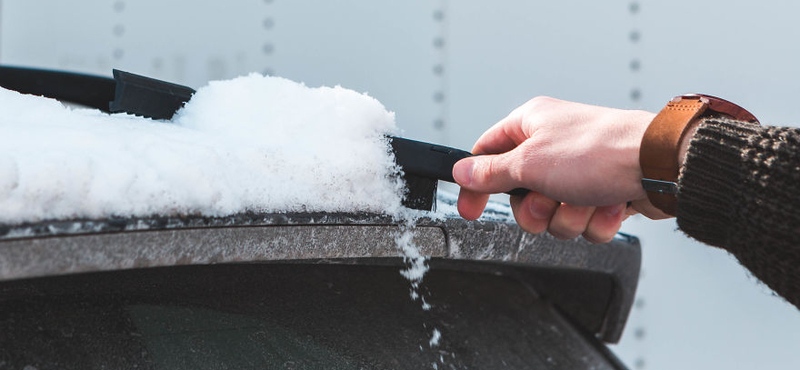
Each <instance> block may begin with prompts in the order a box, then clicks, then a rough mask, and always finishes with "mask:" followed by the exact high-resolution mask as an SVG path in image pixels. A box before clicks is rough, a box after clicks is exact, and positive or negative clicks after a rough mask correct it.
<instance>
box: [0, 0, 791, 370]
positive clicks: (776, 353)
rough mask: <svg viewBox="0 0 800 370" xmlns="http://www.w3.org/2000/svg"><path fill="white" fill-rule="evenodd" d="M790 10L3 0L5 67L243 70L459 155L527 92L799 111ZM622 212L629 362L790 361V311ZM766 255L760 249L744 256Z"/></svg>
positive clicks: (667, 233) (741, 276) (726, 264)
mask: <svg viewBox="0 0 800 370" xmlns="http://www.w3.org/2000/svg"><path fill="white" fill-rule="evenodd" d="M798 11H800V3H797V2H792V1H780V0H765V1H761V2H758V3H756V2H753V1H741V0H727V1H725V0H706V1H688V0H674V1H669V2H666V1H652V0H608V1H591V0H573V1H560V2H555V1H522V0H499V1H491V2H490V1H476V0H461V1H454V0H450V1H445V0H438V1H423V0H411V1H404V2H397V1H388V0H381V1H377V0H363V1H357V0H337V1H323V0H317V1H313V0H266V1H264V0H249V1H244V0H243V1H229V2H222V1H216V2H210V1H209V2H198V1H189V0H172V1H156V0H137V1H124V0H117V1H114V0H92V1H82V2H61V1H55V0H52V1H46V0H27V1H22V0H18V1H12V0H3V1H2V3H0V62H2V63H6V64H20V65H28V66H38V67H47V68H59V69H69V70H75V71H83V72H91V73H98V74H105V75H108V74H110V69H111V68H112V67H113V68H119V69H126V70H130V71H132V72H138V73H142V74H147V75H151V76H154V77H159V78H163V79H168V80H173V81H176V82H179V83H184V84H188V85H191V86H195V87H197V86H201V85H202V84H204V83H205V82H206V81H208V80H209V79H221V78H230V77H234V76H237V75H241V74H246V73H248V72H250V71H256V72H266V73H271V74H276V75H279V76H284V77H287V78H291V79H294V80H300V81H305V82H306V83H307V84H309V85H314V86H316V85H320V84H325V85H335V84H341V85H342V86H345V87H349V88H352V89H355V90H359V91H368V92H369V93H370V94H371V95H372V96H375V97H376V98H378V99H379V100H381V101H382V102H383V103H384V104H385V105H386V106H387V107H388V108H389V109H390V110H394V111H395V112H397V119H398V124H399V125H400V126H401V127H402V128H403V129H405V130H406V132H405V135H407V136H410V137H414V138H419V139H424V140H429V141H436V142H441V143H447V144H451V145H455V146H460V147H464V148H469V147H470V146H471V145H472V142H473V141H474V140H475V139H476V138H477V137H478V136H479V135H480V133H481V132H482V131H483V130H484V129H485V128H487V127H488V126H490V125H491V124H493V123H494V122H496V121H497V120H498V119H500V118H502V117H503V116H504V115H505V114H507V113H508V112H509V111H510V110H511V109H513V108H514V107H516V106H517V105H519V104H521V103H523V102H524V101H526V100H527V99H529V98H531V97H533V96H536V95H551V96H555V97H559V98H562V99H569V100H577V101H581V102H587V103H594V104H602V105H608V106H614V107H621V108H641V109H648V110H651V111H655V110H658V109H660V107H661V106H662V105H663V104H664V103H665V102H666V101H667V100H669V98H671V97H672V96H674V95H676V94H680V93H684V92H706V93H710V94H714V95H720V96H723V97H726V98H729V99H731V100H734V101H736V102H738V103H740V104H742V105H744V106H746V107H747V108H748V109H750V110H751V111H752V112H753V113H755V114H756V115H757V116H758V117H760V118H761V120H762V122H765V123H770V124H794V123H796V122H800V113H798V111H797V109H796V108H795V107H794V105H795V101H797V100H798V99H800V87H799V86H800V84H799V83H798V82H800V70H798V67H797V66H798V65H800V46H798V45H797V43H798V42H797V40H798V38H799V37H798V36H800V24H798V22H796V20H795V18H796V14H798ZM675 229H676V225H675V223H674V222H673V221H661V222H653V221H649V220H643V219H632V220H629V221H628V222H627V223H626V225H625V226H624V230H625V231H626V232H629V233H633V234H636V235H638V236H640V237H641V239H642V244H643V245H644V267H643V277H642V280H641V286H640V291H639V293H638V299H637V304H636V308H635V309H634V311H633V313H632V316H631V320H630V322H629V325H628V329H627V331H626V334H625V336H624V338H623V341H622V343H621V344H620V345H618V346H616V347H615V351H616V352H617V353H618V354H619V355H620V356H621V357H622V359H623V360H624V361H625V362H626V363H628V364H629V366H631V368H634V369H672V368H692V369H701V368H727V369H750V368H772V369H796V368H798V366H800V358H798V356H797V354H796V353H797V350H798V349H800V313H799V312H798V311H797V309H795V308H794V307H792V306H791V305H789V304H787V303H785V302H783V301H782V300H780V299H779V298H776V297H773V296H772V295H771V293H770V292H769V290H768V289H767V288H765V287H763V286H762V285H760V284H759V283H758V282H757V281H756V280H755V279H753V278H752V277H749V275H748V274H747V272H746V271H745V270H744V269H743V268H741V267H740V266H739V265H738V264H737V262H736V261H735V260H733V259H732V258H731V257H729V256H728V255H727V254H726V253H724V252H722V251H720V250H717V249H712V248H708V247H704V246H702V245H700V244H698V243H695V242H692V241H690V240H689V239H687V238H685V237H683V236H682V235H681V234H680V232H678V231H675ZM754 247H758V246H754Z"/></svg>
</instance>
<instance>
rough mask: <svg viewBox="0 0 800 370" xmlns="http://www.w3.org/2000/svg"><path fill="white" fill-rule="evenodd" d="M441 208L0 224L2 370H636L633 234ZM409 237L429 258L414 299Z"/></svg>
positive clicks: (636, 251) (443, 200)
mask: <svg viewBox="0 0 800 370" xmlns="http://www.w3.org/2000/svg"><path fill="white" fill-rule="evenodd" d="M437 198H438V199H437V202H438V203H439V204H441V205H443V206H450V207H452V204H453V202H454V196H453V195H448V194H446V193H444V192H440V193H439V195H438V196H437ZM444 213H445V216H441V214H442V212H438V213H436V214H435V215H436V216H435V217H434V216H430V217H422V218H420V219H418V220H417V221H416V222H415V224H414V225H412V227H410V228H408V227H407V226H405V225H404V224H403V223H402V222H400V221H398V220H396V219H394V218H392V217H389V216H385V215H379V214H368V213H273V214H258V213H247V214H236V215H231V216H227V217H202V216H169V217H167V216H165V217H157V216H156V217H150V218H107V219H91V220H88V219H75V220H53V221H44V222H36V223H27V224H6V225H0V368H3V369H25V370H33V369H39V370H45V369H134V368H137V369H138V368H141V369H172V370H175V369H192V370H196V369H265V368H266V369H424V368H428V369H505V368H508V369H541V368H547V369H623V368H625V367H624V365H623V364H621V363H620V362H619V360H617V359H616V357H615V356H614V355H613V354H612V353H611V352H610V351H609V350H608V348H607V347H606V343H614V342H616V341H618V340H619V338H620V335H621V334H622V331H623V328H624V326H625V322H626V319H627V316H628V313H629V311H630V309H631V305H632V302H633V297H634V293H635V290H636V285H637V281H638V275H639V266H640V263H641V251H640V247H639V243H638V240H637V239H636V238H635V237H632V236H628V235H624V234H619V235H617V237H616V238H615V239H614V240H613V241H611V242H609V243H606V244H591V243H589V242H587V241H585V240H582V239H576V240H569V241H563V240H557V239H555V238H553V237H551V236H549V235H547V234H542V235H532V234H528V233H526V232H524V231H523V230H522V229H520V228H519V227H518V226H517V225H516V224H515V223H514V222H513V219H512V217H511V216H510V209H509V208H508V207H507V206H503V205H499V204H496V205H494V206H492V207H491V212H490V213H488V214H486V215H485V216H484V217H483V218H482V219H480V220H478V221H467V220H464V219H461V218H459V217H457V216H456V215H455V214H447V213H446V212H444ZM406 228H408V229H407V230H406ZM404 230H406V231H407V232H410V233H411V234H412V235H413V241H414V243H415V244H416V245H417V246H418V248H419V249H420V252H421V253H422V254H424V255H426V256H429V259H428V260H426V262H425V263H426V264H427V266H428V268H429V271H428V272H427V273H426V274H425V276H424V278H423V279H422V281H421V284H420V285H419V286H418V287H417V288H416V289H414V288H413V286H412V284H411V283H410V282H409V280H407V279H406V278H404V277H403V276H401V273H400V272H401V271H402V270H403V269H404V268H406V265H407V263H408V261H407V259H404V257H403V256H402V253H401V252H400V251H399V250H398V247H397V238H398V236H399V235H400V233H401V232H403V231H404ZM410 293H412V294H410ZM414 294H417V295H419V296H420V298H421V300H420V299H417V300H414V299H412V297H410V295H414ZM422 302H424V304H423V303H422ZM427 305H429V307H428V306H427ZM426 308H427V309H426Z"/></svg>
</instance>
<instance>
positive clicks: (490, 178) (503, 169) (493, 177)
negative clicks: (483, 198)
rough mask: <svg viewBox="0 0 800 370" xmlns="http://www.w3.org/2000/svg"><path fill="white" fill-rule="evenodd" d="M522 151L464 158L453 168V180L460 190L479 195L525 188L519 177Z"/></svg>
mask: <svg viewBox="0 0 800 370" xmlns="http://www.w3.org/2000/svg"><path fill="white" fill-rule="evenodd" d="M522 150H524V148H523V147H517V148H516V149H514V150H512V151H510V152H507V153H503V154H495V155H481V156H475V157H469V158H464V159H462V160H460V161H458V162H456V164H455V165H454V166H453V179H455V180H456V183H458V185H461V187H462V188H467V189H469V190H472V191H474V192H479V193H502V192H505V191H509V190H511V189H514V188H519V187H525V185H523V181H522V178H521V177H520V176H521V173H522V172H523V168H522V167H523V166H524V156H523V155H520V151H522ZM528 172H532V171H531V170H528Z"/></svg>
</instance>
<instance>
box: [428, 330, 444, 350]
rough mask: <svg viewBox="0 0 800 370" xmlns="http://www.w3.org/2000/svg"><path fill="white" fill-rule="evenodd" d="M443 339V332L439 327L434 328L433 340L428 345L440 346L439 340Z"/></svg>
mask: <svg viewBox="0 0 800 370" xmlns="http://www.w3.org/2000/svg"><path fill="white" fill-rule="evenodd" d="M441 339H442V332H440V331H439V329H436V328H434V329H433V333H432V334H431V340H430V341H429V342H428V346H430V347H438V346H439V340H441Z"/></svg>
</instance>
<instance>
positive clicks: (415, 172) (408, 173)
mask: <svg viewBox="0 0 800 370" xmlns="http://www.w3.org/2000/svg"><path fill="white" fill-rule="evenodd" d="M113 75H114V78H113V79H111V78H108V77H99V76H91V75H85V74H78V73H71V72H64V71H51V70H41V69H32V68H20V67H8V66H0V86H2V87H5V88H8V89H12V90H17V91H20V92H24V93H27V94H35V95H42V96H46V97H49V98H53V99H58V100H62V101H67V102H72V103H78V104H83V105H87V106H90V107H93V108H97V109H100V110H102V111H104V112H110V113H129V114H135V115H138V116H143V117H148V118H153V119H166V120H168V119H171V118H172V116H173V115H174V114H175V113H176V112H177V111H178V110H179V109H180V108H181V107H182V106H183V105H184V104H185V103H186V102H188V101H189V99H191V97H192V95H193V94H194V93H195V91H194V89H192V88H190V87H187V86H182V85H178V84H174V83H171V82H166V81H161V80H157V79H154V78H150V77H145V76H140V75H136V74H133V73H129V72H124V71H120V70H116V69H115V70H113ZM389 141H390V143H391V147H392V152H393V153H394V156H395V160H396V162H397V164H398V166H399V167H400V168H401V169H402V170H403V174H402V175H401V176H402V177H403V180H404V181H405V184H406V188H407V192H406V194H405V197H404V199H403V205H404V206H406V207H409V208H413V209H420V210H433V208H434V207H435V206H436V187H437V183H438V181H439V180H443V181H449V182H455V181H454V180H453V165H454V164H455V163H456V162H458V161H459V160H461V159H463V158H466V157H470V156H472V153H470V152H467V151H464V150H459V149H455V148H450V147H446V146H442V145H436V144H431V143H425V142H421V141H415V140H409V139H404V138H400V137H395V136H389ZM527 192H528V190H526V189H513V190H511V191H509V192H508V193H509V194H512V195H524V194H526V193H527Z"/></svg>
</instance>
